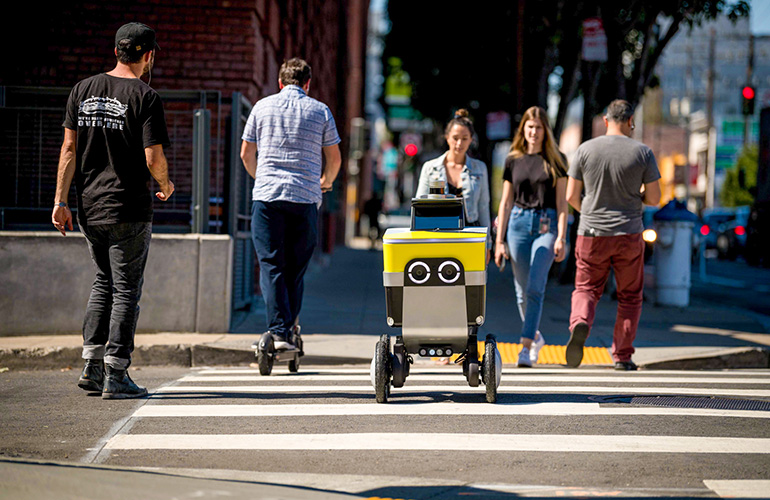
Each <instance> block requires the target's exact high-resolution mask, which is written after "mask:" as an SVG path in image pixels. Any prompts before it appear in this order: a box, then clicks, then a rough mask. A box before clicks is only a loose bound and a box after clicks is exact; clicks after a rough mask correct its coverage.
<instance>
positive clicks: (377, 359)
mask: <svg viewBox="0 0 770 500" xmlns="http://www.w3.org/2000/svg"><path fill="white" fill-rule="evenodd" d="M374 394H375V396H376V399H377V402H378V403H387V402H388V396H390V338H389V337H388V335H383V336H382V337H380V340H379V341H378V342H377V345H376V346H375V347H374Z"/></svg>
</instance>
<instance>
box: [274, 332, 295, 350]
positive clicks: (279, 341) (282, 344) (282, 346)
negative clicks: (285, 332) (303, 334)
mask: <svg viewBox="0 0 770 500" xmlns="http://www.w3.org/2000/svg"><path fill="white" fill-rule="evenodd" d="M273 347H275V349H276V350H277V351H293V350H294V349H296V348H297V346H295V345H294V344H292V343H291V342H289V341H288V340H284V339H283V338H281V337H279V336H277V335H276V336H275V337H273Z"/></svg>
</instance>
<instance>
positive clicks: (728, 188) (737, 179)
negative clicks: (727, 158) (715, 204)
mask: <svg viewBox="0 0 770 500" xmlns="http://www.w3.org/2000/svg"><path fill="white" fill-rule="evenodd" d="M758 165H759V146H757V145H756V144H750V145H748V146H746V147H745V148H743V151H742V152H741V155H740V156H739V157H738V161H737V162H736V163H735V166H734V167H733V168H731V169H730V170H728V171H727V176H726V177H725V183H724V184H723V185H722V190H721V191H720V193H719V198H720V199H721V201H722V205H724V206H726V207H737V206H741V205H751V204H753V203H754V194H755V193H756V189H757V170H758ZM741 184H743V185H741Z"/></svg>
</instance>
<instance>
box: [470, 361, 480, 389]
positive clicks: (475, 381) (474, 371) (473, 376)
mask: <svg viewBox="0 0 770 500" xmlns="http://www.w3.org/2000/svg"><path fill="white" fill-rule="evenodd" d="M468 385H469V386H471V387H478V386H479V361H478V360H468Z"/></svg>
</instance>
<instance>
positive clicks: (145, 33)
mask: <svg viewBox="0 0 770 500" xmlns="http://www.w3.org/2000/svg"><path fill="white" fill-rule="evenodd" d="M126 39H128V40H130V41H131V43H130V45H129V46H128V47H127V48H126V49H125V50H126V51H127V52H132V53H134V54H144V53H145V52H148V51H150V50H153V49H159V48H160V46H159V45H158V42H156V41H155V31H154V30H153V29H152V28H150V27H149V26H147V25H146V24H142V23H128V24H124V25H123V26H121V27H120V28H119V29H118V31H117V33H115V46H116V47H117V46H118V45H119V43H120V41H121V40H126Z"/></svg>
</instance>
